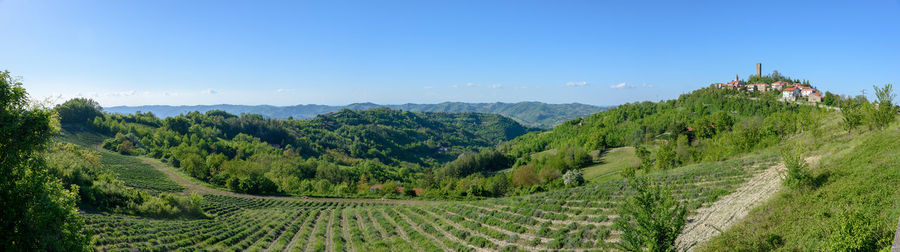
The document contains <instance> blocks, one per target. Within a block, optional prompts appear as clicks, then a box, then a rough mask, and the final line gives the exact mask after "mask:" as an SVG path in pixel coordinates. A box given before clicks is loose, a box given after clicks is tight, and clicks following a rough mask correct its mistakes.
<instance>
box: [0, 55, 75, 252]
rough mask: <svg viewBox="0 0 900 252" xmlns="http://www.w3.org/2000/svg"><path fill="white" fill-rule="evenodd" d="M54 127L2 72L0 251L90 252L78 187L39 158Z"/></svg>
mask: <svg viewBox="0 0 900 252" xmlns="http://www.w3.org/2000/svg"><path fill="white" fill-rule="evenodd" d="M51 122H52V113H51V112H50V111H49V110H46V109H42V108H35V107H30V106H29V104H28V94H27V93H26V92H25V89H24V88H23V87H22V84H21V83H20V82H19V81H18V80H16V79H13V78H12V77H11V76H10V74H9V72H6V71H4V72H0V174H3V176H4V177H3V179H0V209H2V211H0V250H3V251H34V250H38V251H39V250H54V251H81V250H87V245H88V242H89V240H88V237H87V235H86V234H85V232H84V222H83V221H82V219H81V217H80V216H78V211H77V209H76V207H75V205H76V203H77V202H78V194H77V193H75V192H73V191H77V190H78V187H77V186H75V187H72V188H71V189H66V188H65V187H63V184H62V183H61V182H60V181H59V179H58V178H56V177H54V176H52V175H51V174H50V173H49V172H47V169H46V167H45V165H44V161H43V158H42V157H41V155H40V154H39V153H40V151H41V150H42V149H43V148H44V147H45V146H46V144H47V142H48V141H49V140H50V137H51V136H52V135H53V133H54V132H55V129H54V128H53V127H52V126H51Z"/></svg>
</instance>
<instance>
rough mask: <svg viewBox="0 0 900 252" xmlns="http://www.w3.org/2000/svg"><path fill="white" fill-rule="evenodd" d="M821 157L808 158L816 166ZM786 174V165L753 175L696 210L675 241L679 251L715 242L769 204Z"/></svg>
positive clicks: (775, 166) (782, 164)
mask: <svg viewBox="0 0 900 252" xmlns="http://www.w3.org/2000/svg"><path fill="white" fill-rule="evenodd" d="M819 158H820V156H814V157H809V158H806V162H808V163H810V164H814V163H817V162H818V160H819ZM784 171H785V166H784V163H779V164H776V165H774V166H772V167H769V168H768V169H766V170H764V171H762V172H760V173H757V174H755V175H753V177H751V178H750V179H749V180H748V181H747V182H746V183H744V184H743V185H741V187H739V188H738V189H737V190H735V191H734V192H733V193H731V194H729V195H726V196H724V197H722V198H721V199H719V200H718V201H716V202H715V203H713V204H712V205H709V206H707V207H702V208H699V209H697V213H696V214H694V215H693V216H689V217H688V223H687V225H685V227H684V231H682V232H681V235H679V236H678V239H677V240H676V241H675V243H676V245H677V246H678V248H679V250H682V249H687V250H688V251H693V250H694V249H696V248H697V246H698V245H700V244H703V243H704V242H706V241H709V240H710V239H712V237H713V236H715V235H718V234H719V233H721V232H722V231H724V230H726V229H728V228H729V227H731V226H732V225H734V224H735V223H737V222H738V221H740V220H741V219H743V218H744V217H746V216H747V214H748V213H749V212H750V209H753V208H754V207H756V206H758V205H760V204H762V203H764V202H766V201H768V200H769V198H771V197H772V196H774V195H775V193H777V192H778V190H780V189H781V179H782V177H783V175H782V174H783V173H784Z"/></svg>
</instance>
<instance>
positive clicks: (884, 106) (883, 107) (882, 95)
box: [872, 84, 897, 128]
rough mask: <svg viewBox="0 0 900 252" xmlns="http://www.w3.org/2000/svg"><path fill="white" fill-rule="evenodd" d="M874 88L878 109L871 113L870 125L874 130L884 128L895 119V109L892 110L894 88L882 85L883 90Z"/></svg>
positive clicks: (889, 85)
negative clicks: (872, 125) (872, 124)
mask: <svg viewBox="0 0 900 252" xmlns="http://www.w3.org/2000/svg"><path fill="white" fill-rule="evenodd" d="M873 87H874V88H875V97H876V98H878V103H877V104H878V107H877V108H875V109H874V110H873V111H872V123H874V126H875V128H884V127H885V126H887V125H888V124H890V123H891V122H893V121H894V118H896V117H897V109H896V108H894V97H896V95H895V94H894V88H893V85H891V84H884V87H883V88H878V86H873Z"/></svg>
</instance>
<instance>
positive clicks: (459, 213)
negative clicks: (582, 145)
mask: <svg viewBox="0 0 900 252" xmlns="http://www.w3.org/2000/svg"><path fill="white" fill-rule="evenodd" d="M113 155H115V154H113ZM126 158H133V157H126ZM775 160H776V159H775V157H774V156H773V155H771V154H755V155H751V156H748V157H745V158H741V159H735V160H732V161H725V162H718V163H707V164H700V165H692V166H686V167H681V168H678V169H674V170H670V171H668V172H667V173H659V174H653V175H650V176H651V178H652V179H653V181H655V182H657V183H664V184H669V185H673V186H674V187H673V188H674V192H675V193H676V195H677V196H678V197H680V198H682V199H683V200H685V201H686V202H688V206H689V208H690V209H697V208H699V207H701V206H703V205H704V204H707V203H710V202H712V201H715V199H717V198H718V197H720V196H722V195H726V194H728V193H730V192H732V191H734V190H735V188H737V187H738V186H740V185H741V184H742V183H743V182H745V181H746V180H747V178H749V177H750V176H752V175H753V174H755V173H757V172H759V171H761V170H762V169H764V168H767V167H768V166H770V165H772V164H773V163H774V162H775ZM158 168H159V167H158ZM161 168H164V169H173V168H171V167H161ZM127 179H128V178H126V180H127ZM179 183H186V182H184V181H180V182H179ZM187 183H193V182H187ZM182 186H184V187H193V186H195V185H182ZM211 190H213V192H214V191H215V190H214V189H211ZM628 190H629V189H628V188H627V187H626V186H625V182H624V181H623V180H611V181H606V182H603V183H597V184H589V185H587V186H582V187H576V188H570V189H566V190H559V191H552V192H546V193H540V194H534V195H530V196H521V197H509V198H501V199H492V200H482V201H464V202H443V203H442V202H425V201H406V202H398V201H390V200H384V201H382V200H377V199H376V200H371V199H370V200H365V199H360V200H352V199H335V200H328V199H309V200H307V199H303V198H267V197H254V196H249V195H243V194H233V193H231V194H227V193H212V194H206V195H204V199H205V202H204V203H203V209H204V210H205V211H206V212H207V214H208V215H209V217H208V218H200V219H153V218H143V217H135V216H128V215H118V214H106V213H87V214H84V215H85V217H86V220H87V224H88V229H89V230H90V231H91V232H92V233H93V234H94V241H95V243H94V245H95V246H96V248H97V249H98V250H101V251H110V250H131V249H139V250H154V251H157V250H193V249H198V248H199V249H206V250H216V251H373V250H375V251H397V250H402V251H413V250H415V251H440V250H444V251H447V250H453V251H486V250H544V249H565V250H604V249H609V248H610V247H611V244H610V243H611V242H614V241H616V240H617V237H618V234H617V233H616V232H615V231H613V230H612V228H611V225H612V222H613V220H614V219H615V218H616V213H615V208H616V207H617V204H618V202H619V201H620V200H621V199H622V198H623V197H624V196H625V195H627V194H628Z"/></svg>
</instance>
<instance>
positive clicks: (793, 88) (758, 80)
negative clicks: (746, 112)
mask: <svg viewBox="0 0 900 252" xmlns="http://www.w3.org/2000/svg"><path fill="white" fill-rule="evenodd" d="M782 79H784V78H783V76H781V75H780V74H779V73H778V71H775V72H774V73H772V75H767V76H763V75H762V64H761V63H756V75H755V76H751V77H750V80H749V81H748V82H745V81H743V80H741V79H739V77H738V75H735V76H734V80H733V81H731V82H728V83H713V84H712V85H711V86H713V87H715V88H727V89H731V90H741V91H749V92H769V91H776V90H777V91H779V92H781V99H782V100H784V101H803V100H806V101H807V102H810V103H820V102H822V100H823V97H824V96H823V94H822V92H820V91H819V90H818V89H816V88H814V87H812V85H810V84H809V82H808V81H804V82H801V81H799V80H793V81H792V80H790V79H786V80H782ZM772 80H776V81H772Z"/></svg>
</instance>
